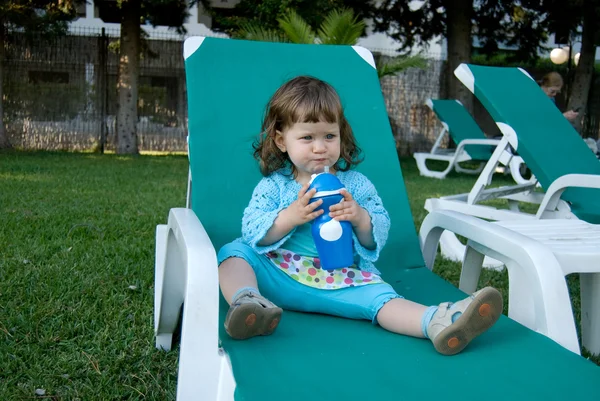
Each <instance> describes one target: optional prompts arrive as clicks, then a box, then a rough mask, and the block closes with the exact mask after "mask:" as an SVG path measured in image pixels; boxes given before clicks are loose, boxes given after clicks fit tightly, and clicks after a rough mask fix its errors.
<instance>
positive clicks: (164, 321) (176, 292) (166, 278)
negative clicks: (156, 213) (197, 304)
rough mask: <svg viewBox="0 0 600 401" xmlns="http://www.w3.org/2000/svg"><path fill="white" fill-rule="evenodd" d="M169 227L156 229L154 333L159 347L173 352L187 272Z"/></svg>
mask: <svg viewBox="0 0 600 401" xmlns="http://www.w3.org/2000/svg"><path fill="white" fill-rule="evenodd" d="M172 236H173V233H170V232H169V229H168V227H167V226H166V225H159V226H157V227H156V261H155V269H154V274H155V276H154V281H155V284H154V331H155V335H156V344H155V345H156V348H158V349H163V350H165V351H169V350H170V349H171V345H172V338H173V332H174V331H175V328H176V326H177V322H178V320H179V315H180V310H181V305H182V304H183V297H184V286H185V271H184V263H183V261H182V256H181V254H180V251H179V249H178V247H177V244H176V242H175V241H174V239H173V238H172Z"/></svg>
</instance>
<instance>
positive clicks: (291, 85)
mask: <svg viewBox="0 0 600 401" xmlns="http://www.w3.org/2000/svg"><path fill="white" fill-rule="evenodd" d="M317 122H327V123H330V124H333V123H337V124H338V125H339V127H340V141H341V145H340V147H341V149H340V159H339V160H338V161H337V162H336V163H335V165H334V166H333V168H334V169H335V170H336V171H347V170H349V169H351V168H352V167H354V166H356V165H358V164H359V163H360V162H361V161H362V159H361V158H360V155H361V150H360V148H359V147H358V145H357V143H356V140H355V139H354V134H353V133H352V128H351V127H350V124H349V123H348V121H347V120H346V117H345V116H344V109H343V107H342V102H341V100H340V97H339V96H338V94H337V92H336V91H335V89H333V87H332V86H331V85H329V84H328V83H326V82H324V81H321V80H320V79H317V78H314V77H310V76H299V77H296V78H293V79H291V80H289V81H287V82H286V83H284V84H283V85H282V86H281V87H279V89H277V91H276V92H275V93H274V94H273V96H272V97H271V99H270V100H269V103H268V104H267V107H266V110H265V115H264V118H263V123H262V129H261V133H260V135H259V137H258V138H257V140H256V141H255V143H254V144H253V146H252V147H253V148H254V158H256V160H258V162H259V165H260V172H261V173H262V175H263V176H265V177H266V176H268V175H269V174H271V173H273V172H275V171H277V170H279V169H281V168H283V167H286V166H287V165H288V164H289V165H290V166H291V168H292V173H293V174H294V176H295V175H296V168H295V167H294V165H293V164H292V163H291V161H290V159H289V156H288V154H287V153H284V152H282V151H281V150H279V148H278V147H277V145H276V144H275V136H276V134H277V131H279V132H283V131H284V130H286V129H289V128H290V127H292V126H293V125H294V124H295V123H317Z"/></svg>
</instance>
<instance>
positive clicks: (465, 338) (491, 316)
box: [427, 287, 503, 355]
mask: <svg viewBox="0 0 600 401" xmlns="http://www.w3.org/2000/svg"><path fill="white" fill-rule="evenodd" d="M502 308H503V304H502V294H500V292H498V290H496V289H495V288H492V287H485V288H483V289H481V290H479V291H477V292H475V293H474V294H473V295H471V296H470V297H467V298H465V299H463V300H461V301H458V302H456V303H455V304H451V303H449V302H444V303H442V304H440V306H439V307H438V310H437V312H436V313H435V314H434V315H433V318H432V319H431V322H430V323H429V326H428V327H427V333H428V334H429V339H430V340H431V341H432V342H433V345H434V347H435V349H436V350H437V351H438V352H439V353H440V354H443V355H454V354H457V353H459V352H460V351H462V350H463V349H464V348H465V347H466V346H467V345H468V344H469V343H470V342H471V341H472V340H473V339H474V338H475V337H477V336H479V335H480V334H482V333H483V332H485V331H486V330H487V329H489V328H490V327H492V326H493V325H494V323H496V321H497V320H498V318H499V317H500V315H501V314H502ZM457 312H460V313H461V315H460V317H459V318H458V319H456V321H455V322H452V315H454V314H455V313H457Z"/></svg>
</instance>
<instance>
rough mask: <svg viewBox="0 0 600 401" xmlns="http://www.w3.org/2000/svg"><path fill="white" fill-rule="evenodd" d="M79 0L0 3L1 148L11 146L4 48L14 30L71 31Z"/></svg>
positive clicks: (54, 33) (59, 33)
mask: <svg viewBox="0 0 600 401" xmlns="http://www.w3.org/2000/svg"><path fill="white" fill-rule="evenodd" d="M75 3H76V0H8V1H7V0H4V1H1V2H0V149H4V148H10V147H11V144H10V142H9V140H8V135H7V133H6V129H5V126H4V108H3V104H2V103H3V102H2V99H3V90H2V83H3V76H4V56H5V55H4V49H5V45H6V43H7V42H8V41H10V33H11V32H14V31H21V32H24V33H26V34H27V33H29V32H36V33H38V32H42V33H44V34H45V35H46V36H53V35H61V34H65V33H66V32H67V29H68V26H67V22H68V21H70V20H72V19H73V18H74V17H75V16H76V14H75V7H74V6H75Z"/></svg>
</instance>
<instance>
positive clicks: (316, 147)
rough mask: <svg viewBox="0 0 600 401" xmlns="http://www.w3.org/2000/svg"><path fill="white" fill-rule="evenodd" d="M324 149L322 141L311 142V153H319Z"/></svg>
mask: <svg viewBox="0 0 600 401" xmlns="http://www.w3.org/2000/svg"><path fill="white" fill-rule="evenodd" d="M325 149H326V147H325V144H324V143H323V141H321V140H316V141H314V142H313V152H315V153H320V152H323V151H325Z"/></svg>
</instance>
